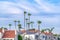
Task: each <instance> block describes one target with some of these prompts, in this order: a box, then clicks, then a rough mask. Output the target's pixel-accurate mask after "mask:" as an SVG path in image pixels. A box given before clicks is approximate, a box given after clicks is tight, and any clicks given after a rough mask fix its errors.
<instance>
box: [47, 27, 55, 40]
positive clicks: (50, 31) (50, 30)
mask: <svg viewBox="0 0 60 40" xmlns="http://www.w3.org/2000/svg"><path fill="white" fill-rule="evenodd" d="M53 29H54V27H53V28H51V29H47V30H48V31H49V33H51V35H50V36H51V40H52V31H53Z"/></svg>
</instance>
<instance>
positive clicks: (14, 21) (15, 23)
mask: <svg viewBox="0 0 60 40" xmlns="http://www.w3.org/2000/svg"><path fill="white" fill-rule="evenodd" d="M14 22H15V29H16V22H17V21H16V20H14Z"/></svg>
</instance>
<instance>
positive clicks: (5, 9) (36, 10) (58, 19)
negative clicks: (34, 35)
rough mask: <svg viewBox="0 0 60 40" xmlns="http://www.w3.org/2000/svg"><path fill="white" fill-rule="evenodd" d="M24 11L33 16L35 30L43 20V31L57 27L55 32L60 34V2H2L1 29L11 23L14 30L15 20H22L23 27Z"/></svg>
mask: <svg viewBox="0 0 60 40" xmlns="http://www.w3.org/2000/svg"><path fill="white" fill-rule="evenodd" d="M24 10H25V11H27V12H29V13H31V14H32V15H31V21H34V27H35V28H37V21H38V20H41V21H42V23H41V29H44V28H52V27H55V29H54V30H53V32H54V33H60V31H59V30H60V0H0V27H6V28H8V24H9V23H11V24H12V29H13V28H14V22H13V21H14V20H20V21H21V24H22V27H23V12H24ZM27 18H28V16H27Z"/></svg>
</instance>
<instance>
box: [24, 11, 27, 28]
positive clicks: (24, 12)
mask: <svg viewBox="0 0 60 40" xmlns="http://www.w3.org/2000/svg"><path fill="white" fill-rule="evenodd" d="M26 13H27V12H26V11H24V28H25V16H26Z"/></svg>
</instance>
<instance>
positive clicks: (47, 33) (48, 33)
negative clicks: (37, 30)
mask: <svg viewBox="0 0 60 40" xmlns="http://www.w3.org/2000/svg"><path fill="white" fill-rule="evenodd" d="M41 33H43V34H45V35H51V34H53V33H50V32H41Z"/></svg>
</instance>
